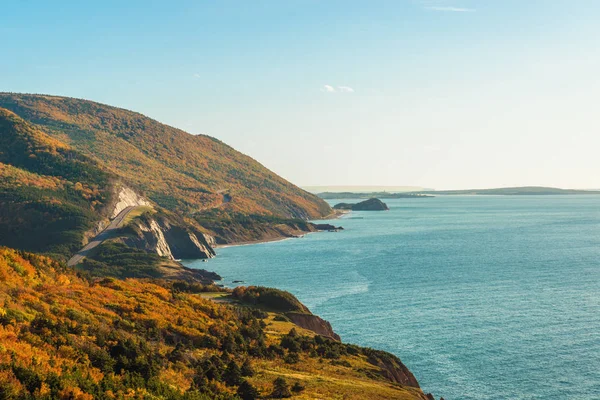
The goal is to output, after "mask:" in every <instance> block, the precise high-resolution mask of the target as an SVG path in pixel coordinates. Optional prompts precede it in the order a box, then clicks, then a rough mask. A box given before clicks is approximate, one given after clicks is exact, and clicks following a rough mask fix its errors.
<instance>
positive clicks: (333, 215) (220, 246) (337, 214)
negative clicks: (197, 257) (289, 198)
mask: <svg viewBox="0 0 600 400" xmlns="http://www.w3.org/2000/svg"><path fill="white" fill-rule="evenodd" d="M351 212H352V210H335V211H334V212H333V213H331V214H329V215H326V216H325V217H323V218H321V219H314V220H312V221H326V220H330V219H341V218H342V217H344V216H346V215H348V214H350V213H351ZM309 222H311V221H309ZM312 223H313V224H314V222H312ZM320 232H325V231H313V232H305V233H303V234H302V235H299V236H280V237H276V238H268V239H258V240H249V241H245V242H236V243H228V244H218V245H216V246H213V249H215V250H217V249H224V248H226V247H237V246H249V245H253V244H261V243H271V242H282V241H284V240H290V239H302V238H303V237H304V236H306V235H310V234H311V233H320Z"/></svg>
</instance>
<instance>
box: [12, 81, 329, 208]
mask: <svg viewBox="0 0 600 400" xmlns="http://www.w3.org/2000/svg"><path fill="white" fill-rule="evenodd" d="M0 107H5V108H8V109H10V110H12V111H14V112H15V113H17V114H18V115H20V116H21V117H22V118H24V119H26V120H28V121H31V122H33V123H36V124H39V125H41V126H44V127H45V128H47V130H48V132H49V133H51V134H52V135H53V136H55V137H56V138H59V139H61V140H62V141H64V142H66V143H69V144H70V145H71V146H73V147H74V148H76V149H78V150H80V151H82V152H84V153H86V154H89V155H92V156H94V157H97V158H99V159H100V160H102V161H103V163H105V164H106V165H107V166H108V167H109V168H110V170H111V171H112V172H113V173H115V174H117V175H121V176H123V177H124V178H126V180H127V181H129V182H131V183H132V184H133V185H135V186H138V187H140V188H142V189H143V190H145V191H146V193H147V195H148V196H149V197H150V198H151V199H152V200H154V201H155V202H156V203H158V204H159V205H161V206H163V207H165V208H167V209H170V210H175V211H184V212H186V213H187V212H197V211H201V210H203V209H207V208H211V207H215V206H218V205H221V204H222V203H223V192H222V191H227V193H228V194H229V195H230V196H231V201H229V202H226V203H225V204H222V208H224V209H227V210H232V211H238V212H243V213H245V214H271V215H276V216H280V217H301V218H318V217H322V216H325V215H327V214H329V213H330V212H331V209H330V208H329V206H328V205H327V204H326V203H325V202H324V201H322V200H321V199H318V198H317V197H316V196H314V195H312V194H310V193H308V192H306V191H304V190H302V189H300V188H298V187H296V186H294V185H292V184H291V183H289V182H287V181H286V180H284V179H283V178H281V177H279V176H277V175H275V174H274V173H272V172H271V171H269V170H268V169H266V168H265V167H263V166H262V165H261V164H259V163H258V162H256V161H255V160H253V159H251V158H250V157H248V156H245V155H243V154H241V153H239V152H237V151H236V150H234V149H233V148H231V147H229V146H227V145H226V144H224V143H222V142H220V141H219V140H217V139H214V138H212V137H209V136H205V135H197V136H194V135H190V134H188V133H186V132H184V131H181V130H179V129H175V128H172V127H169V126H167V125H164V124H161V123H159V122H157V121H154V120H152V119H150V118H147V117H145V116H143V115H141V114H138V113H134V112H130V111H126V110H123V109H119V108H115V107H110V106H106V105H102V104H99V103H94V102H91V101H85V100H78V99H71V98H63V97H55V96H42V95H22V94H8V93H0Z"/></svg>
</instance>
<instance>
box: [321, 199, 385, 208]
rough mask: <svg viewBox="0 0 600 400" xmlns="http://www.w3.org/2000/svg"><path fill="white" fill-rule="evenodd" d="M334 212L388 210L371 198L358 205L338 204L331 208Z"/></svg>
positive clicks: (377, 200)
mask: <svg viewBox="0 0 600 400" xmlns="http://www.w3.org/2000/svg"><path fill="white" fill-rule="evenodd" d="M333 209H334V210H351V211H387V210H389V208H388V206H387V204H385V203H384V202H383V201H381V200H379V199H376V198H371V199H369V200H365V201H361V202H360V203H356V204H350V203H339V204H336V205H335V206H333Z"/></svg>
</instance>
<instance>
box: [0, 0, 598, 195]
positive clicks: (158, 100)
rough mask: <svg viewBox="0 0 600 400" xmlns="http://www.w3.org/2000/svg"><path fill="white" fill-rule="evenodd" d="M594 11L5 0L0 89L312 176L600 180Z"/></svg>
mask: <svg viewBox="0 0 600 400" xmlns="http://www.w3.org/2000/svg"><path fill="white" fill-rule="evenodd" d="M51 3H52V4H51ZM599 21H600V1H597V0H447V1H446V0H439V1H436V0H390V1H384V0H382V1H377V0H371V1H366V0H365V1H353V0H340V1H338V0H320V1H316V0H269V1H263V0H255V1H253V0H238V1H228V0H221V1H216V0H215V1H200V0H196V1H168V2H167V1H150V0H144V1H131V0H128V1H106V0H105V1H54V2H50V1H35V0H14V1H5V2H3V4H2V7H1V10H0V35H1V36H2V38H3V39H2V50H1V52H0V90H3V91H14V92H30V93H31V92H32V93H48V94H56V95H65V96H71V97H81V98H86V99H91V100H95V101H99V102H102V103H108V104H111V105H115V106H120V107H124V108H127V109H131V110H135V111H139V112H141V113H143V114H145V115H148V116H150V117H153V118H155V119H157V120H159V121H161V122H165V123H168V124H170V125H173V126H176V127H179V128H182V129H184V130H186V131H188V132H190V133H205V134H209V135H211V136H215V137H217V138H219V139H221V140H223V141H225V142H226V143H228V144H230V145H232V146H233V147H235V148H237V149H238V150H241V151H243V152H245V153H247V154H249V155H251V156H252V157H254V158H256V159H257V160H259V161H260V162H262V163H263V164H265V165H266V166H267V167H269V168H271V169H272V170H274V171H275V172H277V173H279V174H281V175H282V176H284V177H286V178H288V179H290V180H292V181H293V182H294V183H297V184H300V185H336V184H337V185H352V184H354V185H369V184H372V185H419V186H426V187H435V188H440V189H441V188H467V187H492V186H513V185H549V186H560V187H572V188H592V187H600V154H599V152H600V150H599V149H600V134H599V133H600V130H599V128H600V118H599V114H600V113H599V112H598V111H599V108H600V99H599V97H600V79H599V78H598V74H599V73H600V48H599V46H600V45H599V42H598V39H599V38H600V23H599Z"/></svg>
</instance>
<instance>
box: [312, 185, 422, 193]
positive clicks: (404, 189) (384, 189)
mask: <svg viewBox="0 0 600 400" xmlns="http://www.w3.org/2000/svg"><path fill="white" fill-rule="evenodd" d="M302 188H303V189H304V190H307V191H309V192H311V193H323V192H332V193H344V192H352V193H408V192H422V191H424V190H430V189H428V188H423V187H420V186H375V185H350V186H349V185H345V186H339V185H338V186H336V185H329V186H327V185H323V186H302Z"/></svg>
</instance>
